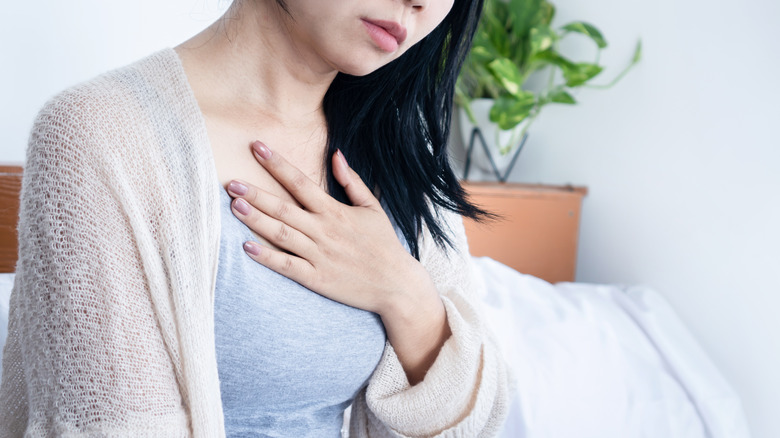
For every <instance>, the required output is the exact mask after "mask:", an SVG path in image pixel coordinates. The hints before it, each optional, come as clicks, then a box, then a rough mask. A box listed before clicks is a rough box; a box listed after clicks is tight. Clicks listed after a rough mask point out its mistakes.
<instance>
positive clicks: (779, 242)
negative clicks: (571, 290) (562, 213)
mask: <svg viewBox="0 0 780 438" xmlns="http://www.w3.org/2000/svg"><path fill="white" fill-rule="evenodd" d="M554 3H555V4H556V5H557V6H558V15H557V19H556V21H555V23H556V24H558V25H562V24H565V23H567V22H569V21H571V20H586V21H589V22H592V23H593V24H595V25H596V26H597V27H599V28H600V29H601V30H602V31H603V32H604V34H605V36H606V38H607V40H608V41H609V43H610V47H609V48H608V49H607V50H606V51H605V52H603V55H602V63H603V64H606V65H607V66H608V67H609V68H608V69H607V70H606V71H605V73H603V75H604V78H603V80H602V81H600V83H603V82H607V80H608V79H611V78H612V77H613V76H614V74H615V73H616V72H617V71H619V70H620V69H621V68H622V66H623V65H625V62H627V60H628V59H630V57H631V54H632V51H633V45H634V42H635V41H636V38H637V37H639V36H641V37H642V40H643V43H644V60H643V61H642V62H641V64H640V65H639V66H638V68H637V69H635V70H633V71H632V72H631V73H629V75H628V76H626V77H625V78H624V80H623V81H622V82H620V83H619V84H618V85H616V86H615V87H614V88H612V89H610V90H606V91H603V90H592V89H591V90H582V91H581V92H579V93H578V94H577V96H576V97H577V99H578V100H579V101H580V104H579V105H578V106H576V107H566V106H557V107H552V106H548V107H546V108H545V110H544V112H543V113H542V114H541V115H540V116H539V118H538V119H537V121H536V123H535V124H534V125H533V127H532V128H531V133H530V136H529V139H528V142H527V143H526V145H525V147H524V149H523V151H522V152H521V155H520V159H519V162H518V165H517V166H516V168H515V170H514V171H513V173H512V178H511V180H514V181H520V182H542V183H550V184H565V183H571V184H573V185H584V186H587V187H588V188H589V194H588V196H587V197H586V198H585V200H584V203H583V212H582V223H581V228H580V247H579V251H578V267H577V277H576V279H577V281H580V282H592V283H623V284H639V283H644V284H647V285H650V286H652V287H654V288H655V289H656V290H658V291H659V292H661V293H662V294H663V295H664V296H665V297H666V298H667V299H668V300H669V301H670V303H671V304H672V306H673V307H674V308H675V309H676V310H677V312H678V313H679V315H680V317H681V318H682V319H683V321H684V322H685V323H687V325H688V326H689V328H690V329H691V331H692V332H693V334H694V336H696V337H697V339H698V340H699V341H700V342H701V344H702V345H703V347H704V348H705V350H706V351H707V352H708V353H709V354H710V356H711V357H712V359H713V360H714V362H715V363H716V365H717V366H718V367H719V369H720V370H721V371H722V372H723V374H724V375H725V377H726V379H727V380H728V381H729V382H730V383H731V384H732V385H733V386H734V388H735V389H736V391H737V392H738V393H739V394H740V396H741V397H742V400H743V405H744V408H745V412H746V414H747V416H748V421H749V423H750V427H751V431H752V433H753V435H754V437H755V438H775V437H780V416H778V414H780V339H779V338H780V317H778V316H777V315H778V312H779V311H780V133H778V132H777V131H776V130H775V129H773V127H774V126H778V125H777V120H778V119H780V109H779V108H780V85H779V84H780V80H778V71H780V47H779V46H778V42H780V26H778V22H780V6H779V5H780V4H778V3H777V2H772V1H770V0H747V1H744V2H740V3H734V2H726V1H724V0H714V1H712V0H683V1H679V0H659V1H652V2H647V1H644V2H642V1H638V0H595V1H588V2H583V1H579V0H555V1H554ZM571 39H576V38H575V37H571ZM562 50H564V51H566V50H568V51H567V52H566V53H567V54H570V55H572V56H574V57H576V55H578V54H579V55H581V59H582V60H583V61H586V60H591V59H592V58H591V56H592V54H593V50H592V49H591V45H589V44H567V45H565V46H563V47H562ZM597 82H598V81H597Z"/></svg>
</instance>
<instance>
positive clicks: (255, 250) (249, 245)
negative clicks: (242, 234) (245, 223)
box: [244, 242, 260, 256]
mask: <svg viewBox="0 0 780 438" xmlns="http://www.w3.org/2000/svg"><path fill="white" fill-rule="evenodd" d="M244 251H246V252H248V253H249V254H252V255H253V256H258V255H260V246H259V245H257V244H256V243H254V242H244Z"/></svg>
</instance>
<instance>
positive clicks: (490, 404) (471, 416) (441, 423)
mask: <svg viewBox="0 0 780 438" xmlns="http://www.w3.org/2000/svg"><path fill="white" fill-rule="evenodd" d="M441 217H442V219H443V222H444V223H445V229H446V227H447V226H448V227H449V229H450V230H451V234H450V236H451V238H452V240H453V244H454V245H453V246H454V249H450V250H448V251H445V250H444V249H442V248H440V247H438V246H437V245H435V244H434V243H433V241H432V238H431V236H430V234H428V233H427V232H424V233H423V241H422V244H421V254H420V262H421V263H422V264H423V266H425V268H426V269H427V270H428V272H429V274H430V275H431V278H432V279H433V281H434V284H435V285H436V287H437V289H438V291H439V294H440V296H441V299H442V302H443V303H444V306H445V309H446V311H447V321H448V322H449V325H450V329H451V331H452V336H451V337H450V338H449V339H448V340H447V341H446V342H445V343H444V345H443V346H442V348H441V350H440V352H439V355H438V357H437V358H436V360H435V361H434V363H433V365H432V366H431V368H430V369H429V370H428V372H427V373H426V375H425V378H424V379H423V381H422V382H420V383H418V384H416V385H414V386H410V385H409V382H408V380H407V378H406V374H405V373H404V370H403V367H402V365H401V363H400V362H399V360H398V357H397V356H396V354H395V352H394V350H393V348H392V346H391V345H390V344H389V343H388V344H387V346H386V348H385V353H384V356H383V357H382V359H381V361H380V363H379V365H378V366H377V369H376V370H375V372H374V374H373V376H372V377H371V379H370V380H369V383H368V386H367V388H366V389H365V390H364V391H361V393H360V394H359V395H358V397H357V398H356V399H355V402H354V403H353V407H352V413H351V417H350V436H351V437H372V438H376V437H423V436H425V437H428V436H436V437H470V438H472V437H489V436H493V435H495V434H496V433H497V432H498V430H499V428H500V427H501V425H502V424H503V421H504V419H505V417H506V413H507V409H508V386H509V383H510V382H509V375H508V372H507V367H506V364H505V362H504V360H503V358H502V355H501V353H500V350H499V349H498V344H497V342H496V340H495V336H494V335H493V334H492V333H491V332H490V331H489V329H488V328H487V327H486V326H485V325H484V322H483V319H482V316H481V312H480V309H479V299H478V297H479V293H480V291H479V290H478V287H479V286H477V282H476V281H475V277H474V271H473V269H474V267H473V265H472V263H471V257H470V255H469V251H468V244H467V241H466V234H465V230H464V228H463V221H462V218H461V216H460V215H457V214H453V213H448V212H443V213H441Z"/></svg>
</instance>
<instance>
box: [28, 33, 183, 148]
mask: <svg viewBox="0 0 780 438" xmlns="http://www.w3.org/2000/svg"><path fill="white" fill-rule="evenodd" d="M179 63H180V61H179V59H178V57H177V55H176V53H175V52H174V50H173V49H170V48H166V49H163V50H159V51H157V52H154V53H152V54H150V55H147V56H146V57H144V58H142V59H139V60H137V61H134V62H132V63H130V64H127V65H125V66H122V67H119V68H115V69H113V70H110V71H107V72H104V73H102V74H100V75H97V76H95V77H93V78H91V79H89V80H86V81H83V82H81V83H78V84H76V85H73V86H71V87H69V88H66V89H64V90H62V91H61V92H59V93H57V94H56V95H54V96H53V97H52V98H50V99H49V100H48V101H47V102H46V103H45V104H44V105H43V107H42V108H41V109H40V111H39V112H38V114H37V116H36V118H35V121H34V123H33V128H32V130H31V132H30V142H29V146H30V147H31V148H35V147H37V145H38V144H40V143H44V144H45V143H47V142H46V141H42V140H47V139H48V140H56V143H57V144H58V145H59V146H60V147H69V146H71V147H76V148H78V149H79V151H80V152H86V153H89V150H95V149H97V150H99V152H98V153H103V151H102V150H101V148H109V147H110V148H117V147H121V146H123V145H130V144H135V145H138V144H142V143H145V142H148V141H154V137H158V136H159V131H160V129H161V127H164V128H163V129H166V130H171V129H176V127H177V126H178V125H190V126H184V128H183V129H184V130H186V129H188V128H189V129H192V126H191V125H194V123H193V118H192V113H193V111H192V106H191V105H192V103H191V102H189V101H188V100H187V99H186V98H187V97H188V95H187V93H188V89H187V86H188V85H187V82H186V77H184V76H183V70H182V69H181V66H180V64H179ZM48 143H53V142H48Z"/></svg>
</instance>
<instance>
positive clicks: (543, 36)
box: [531, 24, 558, 54]
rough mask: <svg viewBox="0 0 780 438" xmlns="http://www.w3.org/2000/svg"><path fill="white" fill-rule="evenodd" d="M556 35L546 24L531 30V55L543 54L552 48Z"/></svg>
mask: <svg viewBox="0 0 780 438" xmlns="http://www.w3.org/2000/svg"><path fill="white" fill-rule="evenodd" d="M557 40H558V35H557V34H556V33H555V32H554V31H553V30H552V29H551V28H550V26H548V25H546V24H540V25H538V26H536V27H534V28H533V29H531V53H532V54H533V53H539V52H543V51H545V50H547V49H549V48H551V47H552V45H553V43H554V42H555V41H557Z"/></svg>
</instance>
